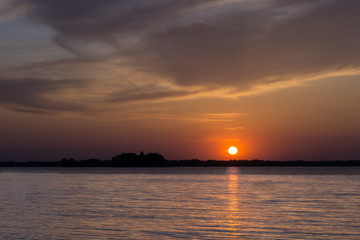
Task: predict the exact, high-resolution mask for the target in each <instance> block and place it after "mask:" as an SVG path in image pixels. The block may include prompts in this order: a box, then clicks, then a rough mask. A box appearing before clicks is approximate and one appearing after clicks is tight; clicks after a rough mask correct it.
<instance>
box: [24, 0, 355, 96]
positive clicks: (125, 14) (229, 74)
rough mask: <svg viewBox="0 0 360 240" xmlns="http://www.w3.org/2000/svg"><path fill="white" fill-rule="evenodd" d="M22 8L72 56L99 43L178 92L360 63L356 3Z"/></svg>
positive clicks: (139, 1)
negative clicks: (168, 82) (87, 45)
mask: <svg viewBox="0 0 360 240" xmlns="http://www.w3.org/2000/svg"><path fill="white" fill-rule="evenodd" d="M20 2H24V1H20ZM25 2H27V3H28V4H29V7H28V9H29V14H30V16H31V17H32V18H33V19H36V20H37V21H40V22H43V23H45V24H46V25H48V26H49V27H51V28H52V29H53V30H55V31H56V34H57V35H56V37H55V39H56V41H57V43H58V44H59V45H61V46H62V47H64V48H66V49H67V50H69V51H71V52H73V53H75V54H77V55H78V54H79V52H81V50H82V49H81V42H88V43H91V42H92V41H97V42H102V43H103V44H107V45H111V46H113V47H114V49H117V50H118V51H119V52H121V56H122V57H127V58H128V59H129V61H130V60H131V63H132V64H134V66H137V67H138V68H139V69H141V70H143V71H146V72H151V73H155V74H158V75H159V76H165V77H167V78H168V79H170V80H172V81H175V83H176V84H178V85H181V86H193V85H202V86H204V85H205V86H209V85H210V86H215V87H221V86H224V85H229V84H230V85H233V86H236V87H237V88H238V89H239V90H246V89H249V88H252V87H254V86H257V85H264V84H265V85H266V84H269V83H273V82H277V81H286V80H289V79H293V78H298V77H302V76H304V77H305V76H306V77H307V78H308V77H309V76H312V75H319V74H320V73H323V72H328V71H337V70H339V69H344V68H353V67H358V66H359V64H360V62H359V60H358V57H357V56H358V55H359V52H360V47H359V45H358V42H359V40H360V30H359V29H358V27H357V22H359V20H360V19H359V18H360V15H359V14H358V12H357V10H356V9H358V8H359V7H360V2H359V1H356V0H322V1H316V2H314V1H303V0H301V1H300V0H294V1H280V0H272V1H265V0H263V1H257V2H256V3H254V2H252V1H219V0H217V1H216V0H214V1H200V0H199V1H193V0H184V1H177V0H176V1H175V0H154V1H145V0H131V1H130V0H122V1H119V0H101V1H100V0H91V1H89V0H87V1H84V0H79V1H71V0H63V1H49V0H36V1H35V0H28V1H25ZM207 13H208V14H207ZM209 13H211V14H209Z"/></svg>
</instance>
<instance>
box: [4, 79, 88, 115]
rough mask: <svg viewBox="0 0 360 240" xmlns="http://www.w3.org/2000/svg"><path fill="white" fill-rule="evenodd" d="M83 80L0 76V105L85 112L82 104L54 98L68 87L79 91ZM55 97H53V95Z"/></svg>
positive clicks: (42, 111) (50, 111) (35, 110)
mask: <svg viewBox="0 0 360 240" xmlns="http://www.w3.org/2000/svg"><path fill="white" fill-rule="evenodd" d="M85 86H86V81H85V80H56V81H55V80H52V81H49V80H47V79H46V80H45V79H32V78H30V79H25V78H24V79H11V80H8V79H3V78H0V105H1V106H2V107H5V108H7V109H10V110H13V111H18V112H28V113H29V112H31V113H37V114H53V113H56V112H68V111H73V112H86V111H87V110H88V109H86V108H85V107H84V106H83V105H81V104H77V103H74V102H73V101H69V100H64V99H56V94H59V93H64V91H66V90H69V89H77V90H79V91H81V89H82V88H84V87H85ZM53 95H54V96H55V97H54V96H53Z"/></svg>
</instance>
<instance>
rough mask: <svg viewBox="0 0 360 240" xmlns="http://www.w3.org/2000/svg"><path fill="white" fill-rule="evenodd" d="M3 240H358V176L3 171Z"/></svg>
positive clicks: (314, 171)
mask: <svg viewBox="0 0 360 240" xmlns="http://www.w3.org/2000/svg"><path fill="white" fill-rule="evenodd" d="M0 181H1V185H0V200H1V204H0V238H1V239H360V214H359V209H360V168H358V167H330V168H326V167H325V168H324V167H301V168H296V167H293V168H291V167H268V168H266V167H265V168H258V167H256V168H236V167H229V168H226V167H220V168H215V167H196V168H190V167H186V168H98V169H96V168H35V169H31V168H3V169H2V171H1V172H0Z"/></svg>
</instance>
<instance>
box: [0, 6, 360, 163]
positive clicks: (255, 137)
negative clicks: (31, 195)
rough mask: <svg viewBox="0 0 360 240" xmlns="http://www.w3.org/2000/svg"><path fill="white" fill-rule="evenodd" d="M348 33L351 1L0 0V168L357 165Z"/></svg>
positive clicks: (355, 28) (353, 62) (355, 79)
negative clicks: (112, 162)
mask: <svg viewBox="0 0 360 240" xmlns="http://www.w3.org/2000/svg"><path fill="white" fill-rule="evenodd" d="M359 23H360V1H358V0H151V1H149V0H76V1H74V0H61V1H60V0H1V2H0V56H1V57H0V123H1V124H0V160H1V161H28V160H32V161H34V160H41V161H45V160H49V161H53V160H61V159H62V158H64V157H66V158H67V157H74V158H75V159H87V158H100V159H110V158H111V157H112V156H114V155H116V154H120V153H123V152H135V153H139V152H140V151H144V152H145V153H147V152H158V153H161V154H162V155H164V156H165V158H167V159H170V160H171V159H192V158H198V159H202V160H207V159H220V160H222V159H224V160H229V159H234V158H236V159H266V160H267V159H268V160H297V159H303V160H336V159H339V160H349V159H360V106H359V104H360V81H359V80H360V27H359ZM230 146H236V147H238V149H239V152H238V154H237V155H235V156H230V155H229V154H228V153H227V148H228V147H230Z"/></svg>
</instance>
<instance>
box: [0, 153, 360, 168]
mask: <svg viewBox="0 0 360 240" xmlns="http://www.w3.org/2000/svg"><path fill="white" fill-rule="evenodd" d="M230 166H238V167H309V166H311V167H315V166H319V167H320V166H338V167H339V166H360V160H348V161H302V160H297V161H267V160H258V159H255V160H230V161H221V160H207V161H202V160H199V159H191V160H166V159H165V158H164V157H163V156H162V155H161V154H159V153H148V154H146V155H145V154H144V153H143V152H141V153H140V154H139V155H137V154H135V153H122V154H120V155H116V156H114V157H113V158H112V159H111V160H99V159H87V160H75V159H73V158H69V159H67V158H64V159H62V160H61V161H56V162H34V161H31V162H0V167H230Z"/></svg>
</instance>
